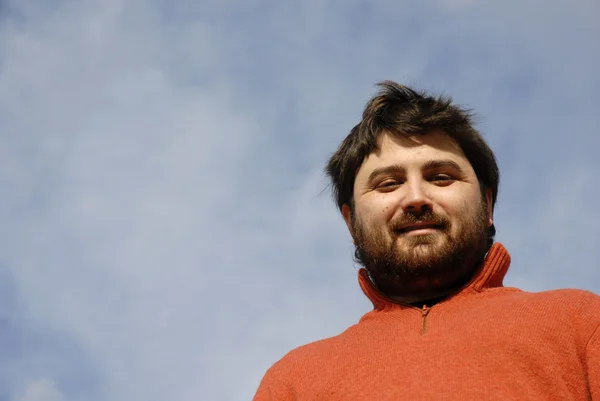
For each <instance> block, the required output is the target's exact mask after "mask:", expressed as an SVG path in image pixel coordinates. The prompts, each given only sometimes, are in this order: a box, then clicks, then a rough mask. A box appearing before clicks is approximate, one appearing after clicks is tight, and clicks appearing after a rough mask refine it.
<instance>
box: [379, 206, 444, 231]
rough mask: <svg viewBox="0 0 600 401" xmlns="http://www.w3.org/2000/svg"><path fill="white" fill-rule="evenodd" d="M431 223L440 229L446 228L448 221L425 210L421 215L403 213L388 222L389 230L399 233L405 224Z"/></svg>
mask: <svg viewBox="0 0 600 401" xmlns="http://www.w3.org/2000/svg"><path fill="white" fill-rule="evenodd" d="M424 222H427V223H433V224H435V225H439V226H440V227H441V228H442V229H445V228H447V227H448V223H449V222H448V219H446V218H445V217H444V216H440V215H439V214H437V213H434V212H433V211H432V210H426V211H424V212H423V213H419V214H416V213H410V212H408V213H405V214H403V215H402V216H400V217H398V218H397V219H394V220H392V221H391V222H390V229H391V230H392V231H393V232H399V231H400V230H401V228H402V227H403V226H406V225H407V224H416V223H424Z"/></svg>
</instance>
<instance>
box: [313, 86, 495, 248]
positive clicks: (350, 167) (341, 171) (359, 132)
mask: <svg viewBox="0 0 600 401" xmlns="http://www.w3.org/2000/svg"><path fill="white" fill-rule="evenodd" d="M377 85H378V86H379V87H380V91H379V92H378V93H377V94H376V95H375V96H374V97H373V98H371V100H369V102H368V103H367V106H366V107H365V110H364V112H363V116H362V121H361V122H359V123H358V124H357V125H356V126H354V128H352V130H351V131H350V134H348V136H347V137H346V138H345V139H344V141H343V142H342V143H341V145H340V147H339V148H338V150H337V151H336V152H335V153H334V154H333V155H332V156H331V157H330V159H329V161H328V162H327V166H326V168H325V172H326V173H327V175H328V176H329V178H330V179H331V186H332V192H333V197H334V199H335V201H336V203H337V205H338V208H340V209H341V208H342V206H343V205H344V204H346V205H348V206H349V207H350V209H351V210H353V209H354V207H353V203H354V202H353V191H354V180H355V178H356V174H357V173H358V170H359V169H360V166H361V165H362V163H363V161H364V160H365V158H366V157H367V156H369V155H370V154H371V153H373V152H374V151H376V150H377V139H378V137H379V136H380V135H381V134H383V133H391V134H393V135H405V136H413V135H424V134H427V133H428V132H431V131H432V130H435V129H440V130H442V131H443V132H445V133H446V134H447V135H448V136H450V137H451V138H452V139H454V140H455V141H456V143H458V145H459V146H460V148H461V149H462V151H463V153H464V154H465V156H466V157H467V159H468V160H469V162H470V163H471V166H473V170H475V174H476V175H477V179H478V180H479V186H480V188H481V193H482V197H483V196H485V191H486V189H490V190H491V191H492V210H493V207H494V205H495V204H496V197H497V195H498V184H499V180H500V173H499V171H498V165H497V163H496V158H495V157H494V153H493V152H492V150H491V149H490V147H489V146H488V145H487V143H486V142H485V141H484V140H483V138H482V136H481V134H480V133H479V132H478V131H477V130H476V129H475V128H473V126H472V120H473V115H472V113H471V111H470V110H467V109H464V108H461V107H460V106H457V105H455V104H453V103H452V99H451V98H450V97H447V96H432V95H430V94H428V93H427V92H425V91H416V90H414V89H411V88H409V87H407V86H404V85H400V84H398V83H396V82H393V81H383V82H380V83H379V84H377ZM490 231H491V233H490V237H491V239H493V235H494V234H495V228H494V226H493V225H492V227H491V230H490Z"/></svg>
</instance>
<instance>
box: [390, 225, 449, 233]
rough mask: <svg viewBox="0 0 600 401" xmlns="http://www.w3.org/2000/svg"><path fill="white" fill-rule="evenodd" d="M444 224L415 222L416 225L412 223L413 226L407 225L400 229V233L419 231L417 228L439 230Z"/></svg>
mask: <svg viewBox="0 0 600 401" xmlns="http://www.w3.org/2000/svg"><path fill="white" fill-rule="evenodd" d="M441 228H442V226H441V225H439V224H426V223H425V224H415V225H411V226H407V227H402V228H401V229H399V230H398V233H400V234H403V233H408V232H411V231H417V230H425V229H434V230H439V229H441Z"/></svg>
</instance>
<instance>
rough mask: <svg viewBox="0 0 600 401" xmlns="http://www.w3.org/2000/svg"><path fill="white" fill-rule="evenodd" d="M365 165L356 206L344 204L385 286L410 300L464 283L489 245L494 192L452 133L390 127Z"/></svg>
mask: <svg viewBox="0 0 600 401" xmlns="http://www.w3.org/2000/svg"><path fill="white" fill-rule="evenodd" d="M378 145H379V151H377V152H374V153H372V154H371V155H369V156H368V157H367V159H365V161H364V162H363V164H362V166H361V167H360V169H359V171H358V174H357V176H356V179H355V182H354V208H353V210H350V208H349V207H348V206H346V205H344V207H343V208H342V213H343V215H344V219H345V220H346V223H347V225H348V228H349V229H350V232H351V234H352V237H353V239H354V243H355V245H356V247H357V256H358V257H359V259H360V261H361V262H362V263H363V264H364V265H365V267H366V268H367V270H368V271H369V274H370V276H371V278H372V279H373V281H374V283H375V284H376V285H377V287H378V288H379V289H380V290H381V291H382V292H384V293H385V294H386V295H388V296H391V297H401V298H403V299H411V298H415V299H422V298H426V297H435V296H439V295H443V294H444V293H447V292H448V291H452V290H453V289H455V288H456V287H458V286H460V285H463V284H465V283H466V281H468V279H470V278H471V277H472V275H473V272H474V270H475V269H476V267H477V265H478V264H479V262H480V261H481V259H482V258H483V256H484V255H485V252H486V251H487V246H486V244H487V228H488V227H489V226H490V225H491V224H492V216H491V194H490V192H489V191H488V192H487V195H486V196H485V197H484V198H482V195H481V191H480V187H479V182H478V180H477V176H476V174H475V171H474V170H473V167H472V166H471V164H470V163H469V161H468V159H467V158H466V157H465V155H464V153H463V152H462V150H461V149H460V147H459V146H458V144H456V142H454V141H453V140H452V139H451V138H450V137H449V136H448V135H446V134H445V133H444V132H441V131H434V132H431V133H428V134H425V135H422V136H415V137H410V138H405V137H402V136H392V135H389V134H384V135H381V136H380V137H379V141H378Z"/></svg>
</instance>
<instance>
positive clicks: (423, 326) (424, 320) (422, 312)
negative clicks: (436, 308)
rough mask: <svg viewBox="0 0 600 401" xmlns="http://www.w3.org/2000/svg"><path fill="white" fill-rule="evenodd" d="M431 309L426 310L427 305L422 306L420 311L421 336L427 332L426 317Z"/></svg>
mask: <svg viewBox="0 0 600 401" xmlns="http://www.w3.org/2000/svg"><path fill="white" fill-rule="evenodd" d="M430 310H431V308H428V307H427V305H423V309H421V316H422V317H423V323H422V325H421V334H425V333H426V332H427V315H428V314H429V311H430Z"/></svg>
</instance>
